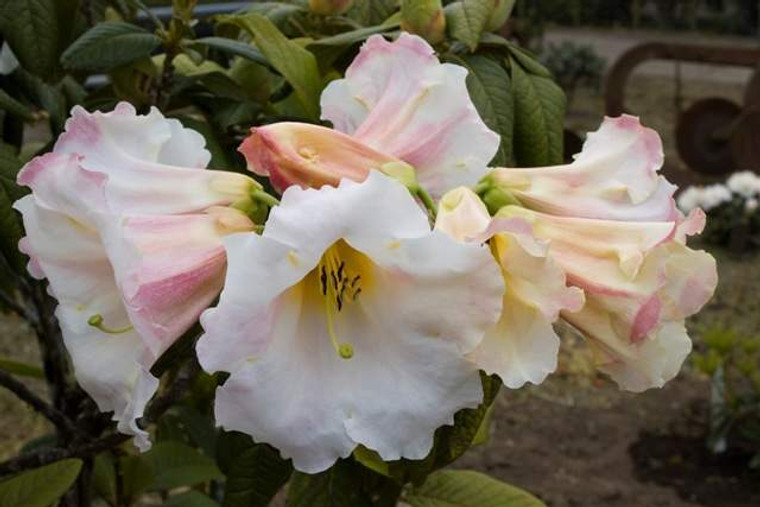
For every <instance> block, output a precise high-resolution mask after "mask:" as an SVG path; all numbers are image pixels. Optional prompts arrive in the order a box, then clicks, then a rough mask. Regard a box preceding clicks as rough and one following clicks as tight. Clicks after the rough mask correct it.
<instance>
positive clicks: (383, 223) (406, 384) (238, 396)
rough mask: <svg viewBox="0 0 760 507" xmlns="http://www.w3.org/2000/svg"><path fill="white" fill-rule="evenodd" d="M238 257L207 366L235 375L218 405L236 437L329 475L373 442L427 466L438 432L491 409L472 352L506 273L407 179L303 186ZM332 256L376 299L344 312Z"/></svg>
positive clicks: (390, 454)
mask: <svg viewBox="0 0 760 507" xmlns="http://www.w3.org/2000/svg"><path fill="white" fill-rule="evenodd" d="M225 247H226V249H227V252H228V263H229V267H228V271H227V278H226V285H225V288H224V290H223V292H222V295H221V298H220V303H219V305H218V307H217V308H214V309H211V310H208V311H207V312H206V313H204V315H203V317H202V319H201V323H202V325H203V327H204V329H205V331H206V334H205V335H204V336H203V337H202V338H201V340H200V341H199V343H198V346H197V351H198V355H199V359H200V361H201V364H202V365H203V366H204V368H206V369H210V371H215V370H217V369H222V370H224V371H229V372H230V373H231V375H230V377H229V379H228V380H227V381H226V382H225V384H224V386H223V387H221V388H220V389H219V390H218V392H217V398H216V406H215V413H216V417H217V421H219V423H220V424H221V425H222V426H224V427H225V428H228V429H235V430H239V431H244V432H246V433H248V434H250V435H252V436H253V438H254V439H255V440H257V441H260V442H268V443H270V444H272V445H274V446H275V447H277V448H278V449H280V451H281V453H282V454H283V456H285V457H291V458H292V459H293V463H294V466H295V468H296V469H298V470H301V471H305V472H308V473H315V472H319V471H322V470H325V469H327V468H329V467H330V466H331V465H332V464H333V463H334V462H335V461H336V460H337V459H338V458H340V457H346V456H348V455H349V454H350V453H351V452H352V451H353V449H354V448H355V447H356V446H357V445H359V444H363V445H365V446H367V447H369V448H372V449H375V450H376V451H377V452H378V453H379V454H380V455H381V456H382V457H383V458H384V459H387V460H394V459H399V458H402V457H405V458H410V459H420V458H423V457H424V456H425V455H426V454H427V453H428V452H429V451H430V449H431V447H432V442H433V435H434V431H435V429H436V428H437V427H439V426H440V425H443V424H450V423H451V422H452V421H453V414H454V413H455V412H456V411H457V410H459V409H460V408H464V407H472V406H475V405H477V404H478V402H479V401H481V400H482V391H481V389H480V386H479V376H478V373H477V367H476V366H475V365H474V364H473V363H472V362H471V361H469V360H467V358H466V357H465V356H464V354H463V348H465V347H466V346H467V345H470V348H471V347H472V345H476V344H477V342H479V341H480V339H481V338H482V336H483V334H484V333H485V331H486V329H487V328H488V327H490V326H491V325H492V324H493V323H494V322H495V321H496V319H497V317H498V313H499V310H500V301H501V293H502V291H503V284H502V280H501V278H500V277H499V276H498V268H497V266H496V265H495V263H494V262H493V261H492V259H491V257H490V254H489V252H488V251H487V249H485V248H484V247H481V246H479V245H475V244H470V245H468V244H459V243H456V242H454V240H452V239H450V238H448V237H446V236H445V235H443V234H441V233H434V232H431V231H430V228H429V225H428V223H427V218H426V217H425V214H424V212H422V210H421V209H420V208H419V207H418V206H417V205H416V203H415V202H414V200H413V199H412V197H411V196H410V194H409V193H408V192H407V190H406V189H405V188H404V187H403V186H402V185H400V184H399V183H397V182H395V181H393V180H391V179H389V178H387V177H385V176H383V175H381V174H379V173H377V172H373V173H371V174H370V175H369V177H368V178H367V180H365V182H363V183H355V182H352V181H350V180H343V181H342V182H341V183H340V185H339V186H338V187H337V188H334V187H330V186H326V187H323V188H322V189H320V190H313V189H306V190H303V189H300V188H298V187H291V188H289V189H288V190H287V191H286V192H285V194H284V195H283V199H282V201H281V205H280V206H278V207H277V208H275V209H274V210H273V211H272V213H271V215H270V217H269V220H268V222H267V225H266V228H265V230H264V233H263V235H262V236H257V235H255V234H236V235H232V236H230V237H228V238H226V239H225ZM328 248H331V249H332V248H335V249H337V250H331V252H332V253H330V255H338V256H339V258H340V259H343V260H344V261H345V264H341V265H342V266H343V267H342V268H335V264H333V268H332V269H338V270H343V269H345V270H346V272H347V273H349V272H350V273H351V274H352V278H351V279H352V280H354V279H355V280H356V281H357V282H360V288H362V289H363V291H362V293H361V295H359V294H358V292H356V291H353V292H352V293H351V295H350V297H349V296H347V297H346V299H345V300H344V306H338V307H337V309H336V307H335V306H334V305H335V303H336V302H335V301H334V300H332V299H330V298H332V297H333V296H334V294H333V295H331V296H329V297H327V298H326V296H327V294H326V292H325V290H323V289H321V288H320V287H322V285H320V274H319V273H318V272H317V270H315V267H316V266H317V265H318V262H320V259H322V258H323V255H325V253H326V250H327V249H328ZM331 258H333V257H331ZM331 273H335V271H331ZM354 274H360V275H361V276H360V277H359V278H358V279H357V278H355V277H354V276H353V275H354ZM322 283H324V282H322ZM252 287H256V288H259V290H251V288H252ZM354 288H356V287H354ZM349 299H350V300H349ZM326 305H327V306H326ZM330 305H332V306H330ZM331 309H332V310H331ZM329 329H332V333H333V334H334V335H335V336H337V337H338V338H337V339H338V340H340V342H341V343H348V344H350V345H351V347H352V355H351V357H350V358H349V359H345V358H343V357H341V355H339V353H338V351H337V350H336V347H335V344H333V343H332V340H331V336H330V334H331V331H328V330H329ZM463 342H468V343H463ZM469 342H474V343H469ZM344 357H345V356H344ZM294 372H295V373H294ZM261 406H267V407H268V410H261V409H260V407H261ZM391 423H392V424H391Z"/></svg>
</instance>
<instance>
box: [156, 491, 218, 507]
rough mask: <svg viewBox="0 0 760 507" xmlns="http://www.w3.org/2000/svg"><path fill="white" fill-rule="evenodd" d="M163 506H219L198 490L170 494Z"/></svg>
mask: <svg viewBox="0 0 760 507" xmlns="http://www.w3.org/2000/svg"><path fill="white" fill-rule="evenodd" d="M164 507H219V504H218V503H216V502H215V501H213V500H212V499H211V498H209V497H207V496H206V495H204V494H203V493H201V492H199V491H187V492H185V493H180V494H179V495H172V496H170V497H169V499H168V500H167V501H166V502H165V503H164Z"/></svg>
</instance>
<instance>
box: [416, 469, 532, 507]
mask: <svg viewBox="0 0 760 507" xmlns="http://www.w3.org/2000/svg"><path fill="white" fill-rule="evenodd" d="M405 500H406V502H407V503H408V504H409V505H411V506H412V507H546V504H545V503H544V502H542V501H541V500H539V499H538V498H536V497H534V496H533V495H531V494H530V493H528V492H527V491H523V490H522V489H520V488H517V487H515V486H511V485H509V484H506V483H504V482H501V481H497V480H496V479H492V478H490V477H488V476H487V475H484V474H481V473H479V472H473V471H470V470H442V471H440V472H436V473H434V474H432V475H431V476H430V477H428V479H427V480H426V481H425V484H423V485H422V486H420V487H418V488H415V489H414V490H413V491H412V492H411V494H410V495H409V496H408V497H407V498H406V499H405Z"/></svg>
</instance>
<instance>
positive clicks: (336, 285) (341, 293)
mask: <svg viewBox="0 0 760 507" xmlns="http://www.w3.org/2000/svg"><path fill="white" fill-rule="evenodd" d="M317 270H318V275H319V289H320V292H321V294H322V296H323V297H324V300H325V316H326V320H327V335H328V336H329V337H330V343H332V346H333V348H334V349H335V351H336V352H337V353H338V355H339V356H340V357H342V358H343V359H350V358H351V357H353V355H354V348H353V346H352V345H351V344H350V343H345V342H344V343H341V342H340V340H339V339H338V334H337V333H336V331H335V318H336V315H337V314H338V313H340V312H341V311H343V308H344V307H345V305H346V303H347V302H354V301H356V299H357V298H358V297H359V294H360V293H361V275H359V274H356V275H353V276H351V274H350V269H349V266H347V265H346V261H345V260H343V259H342V258H341V255H340V250H339V247H338V246H337V245H333V246H331V247H330V248H328V249H327V250H326V251H325V253H324V254H323V255H322V259H321V260H320V261H319V265H318V267H317Z"/></svg>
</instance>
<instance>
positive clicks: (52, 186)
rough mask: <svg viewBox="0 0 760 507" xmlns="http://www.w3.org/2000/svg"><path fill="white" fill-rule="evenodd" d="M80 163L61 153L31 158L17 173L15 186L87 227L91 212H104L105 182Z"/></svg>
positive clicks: (102, 176)
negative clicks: (29, 192) (21, 186)
mask: <svg viewBox="0 0 760 507" xmlns="http://www.w3.org/2000/svg"><path fill="white" fill-rule="evenodd" d="M80 161H81V157H80V156H78V155H72V154H62V153H47V154H45V155H41V156H39V157H35V158H33V159H32V160H31V161H30V162H29V163H27V164H26V165H25V166H24V167H23V168H22V169H21V170H20V171H19V173H18V176H17V181H18V184H19V185H24V186H27V187H29V188H31V189H32V192H33V193H34V197H35V199H36V200H37V201H38V202H39V203H40V204H42V205H44V206H46V207H47V208H49V209H54V210H57V211H59V212H61V213H65V214H67V215H69V216H71V217H72V218H74V219H75V220H78V221H80V222H82V223H84V224H88V223H90V222H91V221H92V219H91V217H90V215H91V213H92V212H94V211H104V210H105V209H106V208H107V205H106V201H105V194H104V186H105V183H106V181H107V179H108V178H107V177H106V176H105V175H104V174H101V173H98V172H92V171H88V170H86V169H84V168H83V167H82V166H81V164H80ZM85 203H86V205H85Z"/></svg>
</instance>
